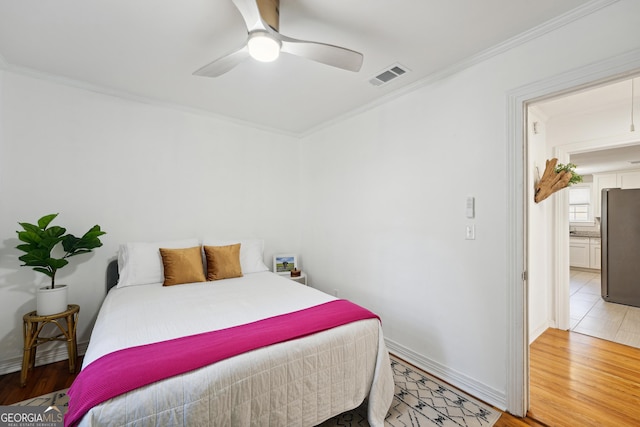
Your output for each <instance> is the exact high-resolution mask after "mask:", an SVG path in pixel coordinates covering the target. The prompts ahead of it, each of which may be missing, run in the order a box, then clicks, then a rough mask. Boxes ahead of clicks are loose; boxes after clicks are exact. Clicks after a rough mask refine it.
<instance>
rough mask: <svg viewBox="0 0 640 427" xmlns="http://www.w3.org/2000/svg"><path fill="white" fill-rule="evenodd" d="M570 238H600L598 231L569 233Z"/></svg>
mask: <svg viewBox="0 0 640 427" xmlns="http://www.w3.org/2000/svg"><path fill="white" fill-rule="evenodd" d="M569 236H570V237H600V232H599V231H570V232H569Z"/></svg>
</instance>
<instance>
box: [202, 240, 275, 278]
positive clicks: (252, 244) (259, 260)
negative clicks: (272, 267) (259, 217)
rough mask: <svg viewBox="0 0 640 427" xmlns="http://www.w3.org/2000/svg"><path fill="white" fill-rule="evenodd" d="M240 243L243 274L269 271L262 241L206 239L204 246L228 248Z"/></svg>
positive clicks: (203, 242)
mask: <svg viewBox="0 0 640 427" xmlns="http://www.w3.org/2000/svg"><path fill="white" fill-rule="evenodd" d="M236 243H240V268H242V274H251V273H259V272H261V271H269V267H267V266H266V265H265V263H264V259H263V255H262V251H263V250H264V241H263V240H260V239H243V240H216V239H204V240H203V241H202V246H227V245H235V244H236Z"/></svg>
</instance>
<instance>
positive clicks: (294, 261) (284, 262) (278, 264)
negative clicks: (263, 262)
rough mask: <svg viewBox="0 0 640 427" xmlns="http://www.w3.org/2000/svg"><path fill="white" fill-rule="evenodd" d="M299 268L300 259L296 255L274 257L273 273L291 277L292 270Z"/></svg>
mask: <svg viewBox="0 0 640 427" xmlns="http://www.w3.org/2000/svg"><path fill="white" fill-rule="evenodd" d="M296 268H298V257H297V256H296V255H295V254H278V255H274V256H273V272H274V273H277V274H280V275H282V276H290V275H291V270H294V269H296Z"/></svg>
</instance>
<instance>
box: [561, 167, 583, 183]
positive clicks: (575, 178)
mask: <svg viewBox="0 0 640 427" xmlns="http://www.w3.org/2000/svg"><path fill="white" fill-rule="evenodd" d="M576 167H577V166H576V165H574V164H573V163H567V164H566V165H563V164H562V163H558V165H557V166H556V173H560V172H562V171H565V172H569V173H571V179H570V180H569V185H571V184H577V183H579V182H582V176H580V175H578V174H577V173H576V171H575V169H576Z"/></svg>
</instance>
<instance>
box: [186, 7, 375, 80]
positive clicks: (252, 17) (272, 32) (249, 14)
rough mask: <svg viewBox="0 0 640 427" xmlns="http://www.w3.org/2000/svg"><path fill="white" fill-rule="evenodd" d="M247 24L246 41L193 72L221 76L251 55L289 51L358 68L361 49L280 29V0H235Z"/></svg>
mask: <svg viewBox="0 0 640 427" xmlns="http://www.w3.org/2000/svg"><path fill="white" fill-rule="evenodd" d="M232 1H233V4H235V5H236V7H237V8H238V10H239V11H240V14H241V15H242V18H244V22H245V24H246V25H247V32H248V37H247V40H246V41H245V42H244V43H243V45H242V46H241V47H239V48H237V49H235V50H234V51H232V52H230V53H228V54H226V55H224V56H222V57H220V58H218V59H216V60H215V61H213V62H211V63H209V64H207V65H205V66H204V67H202V68H200V69H198V70H197V71H195V72H194V73H193V74H194V75H196V76H204V77H218V76H221V75H222V74H224V73H226V72H227V71H229V70H231V69H232V68H234V67H235V66H236V65H238V64H239V63H240V62H242V61H243V60H245V59H246V58H248V57H253V58H254V59H257V60H258V61H263V62H270V61H275V60H276V59H277V58H278V56H279V54H280V52H286V53H290V54H293V55H297V56H301V57H303V58H307V59H311V60H312V61H316V62H320V63H323V64H326V65H331V66H333V67H337V68H341V69H344V70H348V71H359V70H360V67H361V66H362V59H363V56H362V54H361V53H359V52H356V51H353V50H350V49H346V48H343V47H339V46H334V45H330V44H325V43H318V42H312V41H305V40H298V39H294V38H291V37H287V36H285V35H282V34H280V32H279V23H280V9H279V8H280V0H232Z"/></svg>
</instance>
